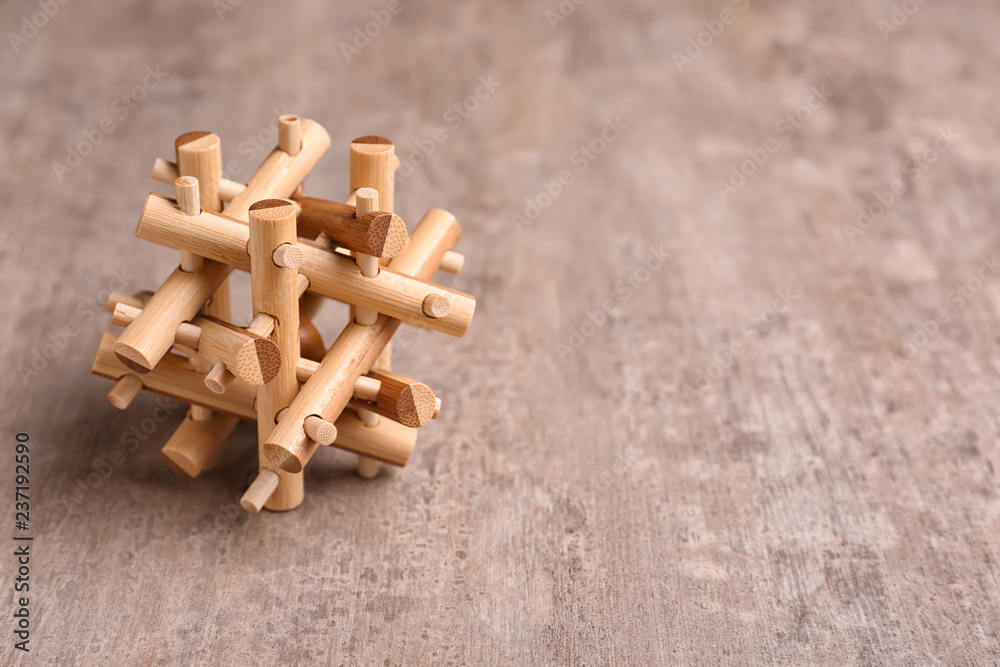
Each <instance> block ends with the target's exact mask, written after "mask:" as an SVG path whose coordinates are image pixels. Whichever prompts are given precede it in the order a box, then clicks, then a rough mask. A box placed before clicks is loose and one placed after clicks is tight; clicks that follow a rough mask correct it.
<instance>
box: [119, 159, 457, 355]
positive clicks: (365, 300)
mask: <svg viewBox="0 0 1000 667" xmlns="http://www.w3.org/2000/svg"><path fill="white" fill-rule="evenodd" d="M300 155H301V154H300ZM433 211H438V212H440V214H443V215H446V216H451V214H450V213H448V212H446V211H440V209H433V210H432V212H433ZM136 234H137V235H138V236H139V238H143V239H146V240H148V241H154V242H156V243H161V244H163V245H167V246H171V247H174V248H180V249H183V250H191V251H193V252H197V253H198V254H201V255H203V256H205V257H210V258H212V259H213V260H216V261H219V262H225V263H226V264H229V265H231V266H234V267H236V268H240V269H248V268H249V265H250V259H249V257H247V254H246V244H247V240H248V238H249V230H248V228H247V226H246V225H245V224H243V223H242V222H240V221H238V220H234V219H232V218H229V217H228V216H226V215H220V214H217V213H209V212H207V211H203V212H202V213H201V214H200V215H196V216H185V215H183V214H182V213H181V212H180V211H179V210H178V208H177V206H176V204H174V202H173V200H171V199H168V198H166V197H163V196H162V195H158V194H155V193H152V194H150V195H149V197H148V198H147V199H146V207H145V209H144V210H143V213H142V218H141V219H140V221H139V229H138V230H137V232H136ZM410 243H412V239H411V240H410ZM299 245H300V246H301V247H302V251H303V254H304V258H303V263H302V267H301V268H300V269H299V271H300V272H301V273H302V274H304V275H305V276H306V277H307V278H308V279H309V290H310V291H313V292H318V293H320V294H323V295H324V296H328V297H331V298H334V299H338V300H340V301H345V302H347V303H349V304H352V305H355V306H364V307H367V308H372V309H374V310H376V311H378V312H379V313H383V314H386V315H389V316H391V317H394V318H396V319H401V320H403V321H404V322H407V323H408V324H413V325H415V326H419V327H423V328H427V329H432V330H434V331H441V332H444V333H447V334H451V335H453V336H463V335H464V334H465V332H466V331H467V330H468V328H469V323H470V322H471V321H472V315H473V312H474V311H475V307H476V300H475V298H474V297H472V296H471V295H469V294H463V293H462V292H458V291H455V290H451V289H448V288H447V287H443V286H441V285H436V284H434V283H430V282H427V279H426V278H417V277H416V276H415V275H414V274H407V273H406V272H400V271H396V270H394V269H393V268H392V267H393V266H394V264H393V263H391V262H390V264H389V266H388V267H385V268H383V269H382V270H380V271H379V274H378V275H377V276H375V277H374V278H365V277H364V276H362V275H361V271H360V270H359V269H358V266H357V264H355V263H354V261H353V260H352V259H350V258H348V257H344V256H343V255H341V254H339V253H335V252H330V251H329V250H325V249H323V248H320V247H318V246H316V245H314V244H312V243H310V242H308V241H299ZM407 247H409V244H407ZM403 252H406V250H405V249H404V250H403ZM401 254H402V253H401ZM442 254H443V253H442ZM397 257H398V255H397ZM206 264H207V263H206ZM436 266H437V265H436V264H435V267H436ZM420 275H425V274H423V273H421V274H420ZM431 275H433V274H431ZM429 294H439V295H441V296H444V297H446V298H447V299H448V301H449V303H450V308H449V311H448V314H447V315H445V316H444V317H441V318H433V317H427V315H425V314H424V311H423V302H424V299H425V298H426V297H427V295H429ZM173 326H176V323H175V324H174V325H173ZM171 330H172V327H171Z"/></svg>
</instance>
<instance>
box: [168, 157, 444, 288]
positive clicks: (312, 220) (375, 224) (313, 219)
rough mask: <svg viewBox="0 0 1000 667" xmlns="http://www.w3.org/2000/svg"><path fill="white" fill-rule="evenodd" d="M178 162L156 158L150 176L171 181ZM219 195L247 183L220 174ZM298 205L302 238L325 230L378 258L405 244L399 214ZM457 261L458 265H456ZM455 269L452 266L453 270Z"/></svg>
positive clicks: (308, 200) (313, 202)
mask: <svg viewBox="0 0 1000 667" xmlns="http://www.w3.org/2000/svg"><path fill="white" fill-rule="evenodd" d="M176 174H177V165H176V164H174V163H173V162H169V161H167V160H164V159H162V158H157V159H156V163H155V164H154V165H153V178H154V179H155V180H157V181H160V182H162V183H168V184H173V183H174V182H175V180H176V178H177V176H176ZM219 186H220V187H219V196H220V197H221V198H222V201H230V200H232V199H233V198H234V197H235V196H236V195H238V194H240V193H242V192H243V191H244V190H245V189H246V185H244V184H243V183H238V182H236V181H230V180H228V179H225V178H223V179H222V180H221V181H220V182H219ZM292 203H293V204H295V205H296V206H297V207H298V216H297V220H296V226H297V233H298V235H299V236H301V237H303V238H309V239H313V238H316V237H317V236H319V235H320V234H326V235H327V237H328V238H330V239H332V240H333V241H334V242H336V243H337V244H338V245H340V246H343V247H344V248H347V249H348V250H353V251H355V252H360V253H364V254H366V255H374V256H375V257H380V258H386V259H389V258H392V257H395V256H396V255H398V254H399V251H400V250H402V249H403V247H404V246H405V245H406V241H407V235H406V223H404V222H403V220H402V219H400V217H399V216H398V215H394V214H392V213H386V212H382V211H378V212H375V213H371V214H368V215H365V216H363V217H360V218H357V217H355V208H354V206H352V205H350V204H343V203H341V202H336V201H330V200H327V199H320V198H318V197H306V196H304V195H300V196H296V197H295V198H294V199H293V201H292ZM455 255H456V256H455V257H453V258H451V259H450V261H449V262H448V264H447V265H442V267H441V269H442V270H444V271H448V272H449V273H458V268H461V261H459V258H461V257H462V256H461V255H459V254H458V253H455ZM456 265H457V267H458V268H455V266H456ZM452 269H454V270H452Z"/></svg>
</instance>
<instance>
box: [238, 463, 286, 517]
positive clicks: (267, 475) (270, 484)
mask: <svg viewBox="0 0 1000 667" xmlns="http://www.w3.org/2000/svg"><path fill="white" fill-rule="evenodd" d="M278 482H279V478H278V473H276V472H275V471H273V470H270V469H268V468H261V469H260V472H258V473H257V477H256V478H255V479H254V480H253V482H252V483H251V484H250V488H249V489H247V490H246V493H244V494H243V497H242V498H240V506H241V507H243V509H245V510H246V511H247V512H250V513H251V514H257V513H258V512H260V511H261V509H263V508H264V507H265V506H267V503H268V501H269V499H270V498H271V496H272V495H274V492H275V491H276V490H277V489H278Z"/></svg>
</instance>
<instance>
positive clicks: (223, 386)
mask: <svg viewBox="0 0 1000 667" xmlns="http://www.w3.org/2000/svg"><path fill="white" fill-rule="evenodd" d="M235 379H236V376H235V375H233V374H232V373H231V372H229V369H228V368H226V365H225V364H224V363H222V362H221V361H220V362H218V363H217V364H215V365H214V366H212V370H210V371H209V372H208V375H206V376H205V386H206V387H208V388H209V390H210V391H211V392H212V393H213V394H224V393H226V390H227V389H229V385H231V384H232V383H233V380H235Z"/></svg>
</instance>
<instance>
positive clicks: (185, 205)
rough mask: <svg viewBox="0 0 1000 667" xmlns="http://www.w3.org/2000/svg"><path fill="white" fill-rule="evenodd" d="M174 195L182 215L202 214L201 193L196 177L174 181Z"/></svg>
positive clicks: (179, 178)
mask: <svg viewBox="0 0 1000 667" xmlns="http://www.w3.org/2000/svg"><path fill="white" fill-rule="evenodd" d="M174 194H175V196H176V198H177V206H178V208H180V209H181V213H183V214H184V215H198V214H199V213H201V192H200V191H199V188H198V179H197V178H195V177H194V176H179V177H178V178H177V180H175V181H174Z"/></svg>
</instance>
